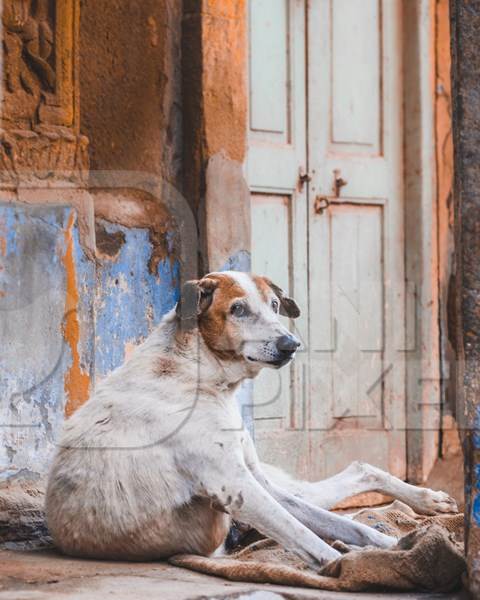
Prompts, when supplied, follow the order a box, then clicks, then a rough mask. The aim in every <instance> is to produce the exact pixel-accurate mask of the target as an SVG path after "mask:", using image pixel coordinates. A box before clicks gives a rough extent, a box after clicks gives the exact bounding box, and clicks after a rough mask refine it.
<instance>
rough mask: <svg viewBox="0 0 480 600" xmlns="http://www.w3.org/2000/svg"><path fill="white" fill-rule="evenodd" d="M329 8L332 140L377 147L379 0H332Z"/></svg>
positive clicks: (357, 147) (367, 148) (369, 148)
mask: <svg viewBox="0 0 480 600" xmlns="http://www.w3.org/2000/svg"><path fill="white" fill-rule="evenodd" d="M329 10H330V15H331V44H330V53H331V60H330V65H329V66H330V77H331V82H332V84H331V94H332V101H331V102H332V115H331V116H332V131H331V142H332V144H333V145H335V144H349V145H351V146H354V148H352V150H353V151H355V152H378V147H379V140H380V94H381V73H380V48H381V39H380V36H381V28H380V26H381V24H380V6H379V0H330V2H329ZM362 146H363V148H362ZM342 150H343V151H345V149H342Z"/></svg>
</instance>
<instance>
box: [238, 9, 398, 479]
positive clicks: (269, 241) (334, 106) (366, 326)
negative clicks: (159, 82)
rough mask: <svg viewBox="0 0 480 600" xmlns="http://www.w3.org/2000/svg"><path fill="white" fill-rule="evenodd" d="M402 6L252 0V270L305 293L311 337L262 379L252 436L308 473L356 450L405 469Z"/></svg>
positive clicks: (304, 332)
mask: <svg viewBox="0 0 480 600" xmlns="http://www.w3.org/2000/svg"><path fill="white" fill-rule="evenodd" d="M400 5H401V3H400V2H397V1H396V0H310V2H308V10H307V3H306V2H302V1H300V0H298V1H297V0H251V2H250V150H249V161H248V164H249V170H248V173H249V181H250V185H251V188H252V225H253V261H252V262H253V269H254V270H255V271H259V272H264V273H268V274H270V275H271V276H272V278H275V277H277V279H279V283H280V284H281V285H286V287H287V289H290V291H291V292H292V293H294V295H295V296H296V297H297V299H299V301H300V304H301V305H302V308H303V309H304V314H303V317H302V318H301V319H300V320H299V321H298V322H297V323H296V326H297V327H298V329H299V333H300V335H301V336H302V339H303V341H304V344H305V349H304V351H303V352H302V353H300V355H299V359H298V360H297V361H295V362H296V364H295V367H293V368H292V372H291V373H285V374H284V375H282V376H280V377H283V378H285V379H280V380H278V379H277V383H275V375H273V376H272V372H271V371H267V372H265V373H264V374H263V376H262V380H261V381H259V382H258V383H256V384H255V386H256V391H255V401H256V403H257V406H256V407H255V410H254V415H255V432H256V439H257V446H258V449H259V452H260V455H261V457H262V458H263V459H265V460H270V461H271V462H275V463H276V464H278V465H280V466H283V467H285V468H287V469H288V470H290V471H291V472H293V473H295V474H297V475H300V476H306V477H308V478H310V479H316V478H320V477H324V476H327V475H330V474H333V473H335V472H337V471H338V470H339V469H341V468H342V467H344V466H346V465H347V464H348V463H349V462H351V461H352V460H355V459H362V460H367V461H369V462H372V463H374V464H377V465H379V466H382V467H384V468H388V469H389V470H391V471H393V472H395V473H396V474H397V475H400V476H403V475H404V474H405V468H406V462H405V461H406V458H405V456H406V452H405V431H404V425H405V422H404V421H405V390H404V379H405V374H404V345H405V344H404V329H405V316H404V298H405V294H404V271H403V269H404V236H403V206H402V202H403V190H402V151H401V150H402V119H401V114H402V100H401V99H402V80H401V72H402V70H401V63H400V61H401V54H402V53H401V11H400ZM305 11H306V14H305ZM304 23H307V30H308V35H306V34H307V32H306V31H305V29H304ZM307 40H308V41H307ZM305 48H306V49H307V51H306V52H305V50H304V49H305ZM307 55H308V65H307ZM307 81H308V86H307V85H306V82H307ZM306 89H308V97H307V95H306ZM305 115H307V118H305ZM307 122H308V128H307V125H306V123H307ZM307 159H308V172H309V175H310V176H311V178H312V179H311V181H310V183H309V184H308V185H305V186H303V187H301V186H300V185H299V181H298V177H299V170H301V169H302V167H305V166H306V165H305V163H306V161H307ZM289 377H290V381H288V378H289ZM278 381H280V382H281V386H279V385H278ZM289 383H290V385H289ZM278 389H280V390H281V393H279V394H278V395H277V396H275V391H276V390H278ZM265 398H267V401H266V400H265ZM272 398H275V400H272ZM265 402H267V404H266V406H261V404H262V403H265Z"/></svg>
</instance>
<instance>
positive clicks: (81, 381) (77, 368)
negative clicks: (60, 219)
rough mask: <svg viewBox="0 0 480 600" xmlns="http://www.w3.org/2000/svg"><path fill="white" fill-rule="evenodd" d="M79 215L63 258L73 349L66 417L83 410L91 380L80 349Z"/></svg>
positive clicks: (66, 327) (67, 237)
mask: <svg viewBox="0 0 480 600" xmlns="http://www.w3.org/2000/svg"><path fill="white" fill-rule="evenodd" d="M74 224H75V214H74V213H73V212H72V213H71V215H70V218H69V221H68V226H67V230H66V231H65V244H66V250H65V254H64V256H63V265H64V267H65V275H66V298H65V325H64V328H63V335H64V338H65V341H66V342H67V344H68V345H69V347H70V350H71V354H72V364H71V366H70V368H69V370H68V371H67V372H66V373H65V380H64V381H65V394H66V396H67V404H66V406H65V414H66V415H67V416H69V415H71V414H72V413H73V412H74V411H75V410H76V409H77V408H78V407H79V406H81V405H82V404H83V403H84V402H86V401H87V400H88V396H89V392H90V376H89V373H88V372H85V371H84V370H83V369H82V367H81V365H80V354H79V351H78V346H79V343H80V324H79V322H78V303H79V293H78V288H77V278H76V273H75V260H74V244H73V226H74Z"/></svg>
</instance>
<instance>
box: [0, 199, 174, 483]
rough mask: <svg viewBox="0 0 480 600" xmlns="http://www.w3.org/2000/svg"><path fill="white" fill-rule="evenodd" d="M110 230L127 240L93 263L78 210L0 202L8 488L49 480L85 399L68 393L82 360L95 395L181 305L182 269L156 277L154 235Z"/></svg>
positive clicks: (0, 445) (0, 377)
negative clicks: (63, 431)
mask: <svg viewBox="0 0 480 600" xmlns="http://www.w3.org/2000/svg"><path fill="white" fill-rule="evenodd" d="M102 227H103V228H104V229H105V231H106V232H107V233H111V234H114V233H115V232H121V234H122V235H123V240H124V241H123V243H122V244H121V247H120V249H119V251H118V253H117V254H116V255H115V256H103V255H101V256H100V257H99V258H98V259H97V260H96V261H94V260H91V259H90V258H89V257H88V256H87V255H86V253H85V252H84V250H83V248H82V245H81V241H80V233H79V228H78V225H77V219H76V213H75V211H74V210H73V209H72V208H71V207H68V206H50V205H49V206H43V205H42V206H31V205H25V204H12V203H1V202H0V390H1V392H0V480H1V479H2V478H4V479H5V478H8V477H10V476H11V475H14V474H18V473H19V472H22V471H23V472H24V473H25V474H26V475H29V476H31V475H32V474H37V473H38V474H44V473H45V472H46V470H47V468H48V464H49V461H50V458H51V455H52V451H53V450H54V447H55V440H56V439H57V436H58V433H59V428H60V426H61V424H62V422H63V420H64V411H65V407H66V406H67V404H68V403H69V402H72V401H73V403H75V402H76V400H78V399H77V398H75V394H76V391H77V390H76V389H75V385H73V386H72V385H70V389H69V390H68V394H67V392H66V391H65V390H66V387H67V388H68V385H67V384H66V382H68V377H69V373H70V372H71V369H72V365H73V363H74V360H75V361H76V363H77V370H78V371H79V372H81V374H82V377H85V378H87V380H88V381H90V383H91V386H93V385H94V382H95V379H96V378H97V379H98V378H101V377H103V376H105V375H106V374H107V373H108V372H110V371H111V370H112V369H114V368H115V367H117V366H119V365H120V364H121V363H122V362H123V360H124V357H125V354H126V351H128V349H129V348H130V347H133V346H134V345H136V344H138V343H139V342H141V341H142V340H143V339H144V338H145V337H146V336H147V335H148V333H149V332H150V331H151V329H152V328H153V327H154V326H155V325H156V324H158V322H159V321H160V319H161V318H162V316H163V315H164V314H165V313H166V312H167V311H168V310H169V309H170V308H172V307H173V306H174V304H175V302H176V301H177V298H178V279H179V278H178V273H179V265H178V262H177V261H176V260H174V259H172V257H171V255H170V256H167V257H165V259H164V260H162V261H160V262H159V264H158V267H157V268H156V272H155V273H151V272H150V270H149V262H150V257H151V253H152V245H151V242H150V239H149V233H148V231H147V230H144V229H127V228H125V227H121V226H120V225H116V224H112V223H108V222H102ZM69 248H70V255H68V256H69V260H71V263H72V265H70V266H71V267H72V269H73V274H72V273H71V272H70V274H69V264H68V261H67V260H66V257H67V253H68V249H69ZM169 250H171V251H172V253H173V250H172V248H170V249H169ZM72 281H73V282H74V285H75V294H73V295H72V292H71V290H70V292H69V286H71V285H72ZM72 296H74V298H73V299H72ZM72 311H73V312H74V313H75V320H76V322H77V323H78V326H79V335H78V339H76V340H75V342H74V346H72V341H71V340H69V339H66V337H68V336H66V329H68V325H67V323H68V319H69V318H72V315H71V313H72ZM74 354H75V356H74ZM70 383H71V382H70ZM73 383H75V381H74V380H73ZM79 393H80V392H79Z"/></svg>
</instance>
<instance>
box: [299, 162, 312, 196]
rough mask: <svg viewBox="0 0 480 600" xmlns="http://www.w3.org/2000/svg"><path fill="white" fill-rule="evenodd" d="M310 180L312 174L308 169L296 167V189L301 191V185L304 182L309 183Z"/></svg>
mask: <svg viewBox="0 0 480 600" xmlns="http://www.w3.org/2000/svg"><path fill="white" fill-rule="evenodd" d="M310 181H312V176H311V175H310V173H308V171H305V169H304V168H303V167H300V168H299V169H298V191H299V192H301V191H302V190H303V186H304V185H305V184H306V183H310Z"/></svg>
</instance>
